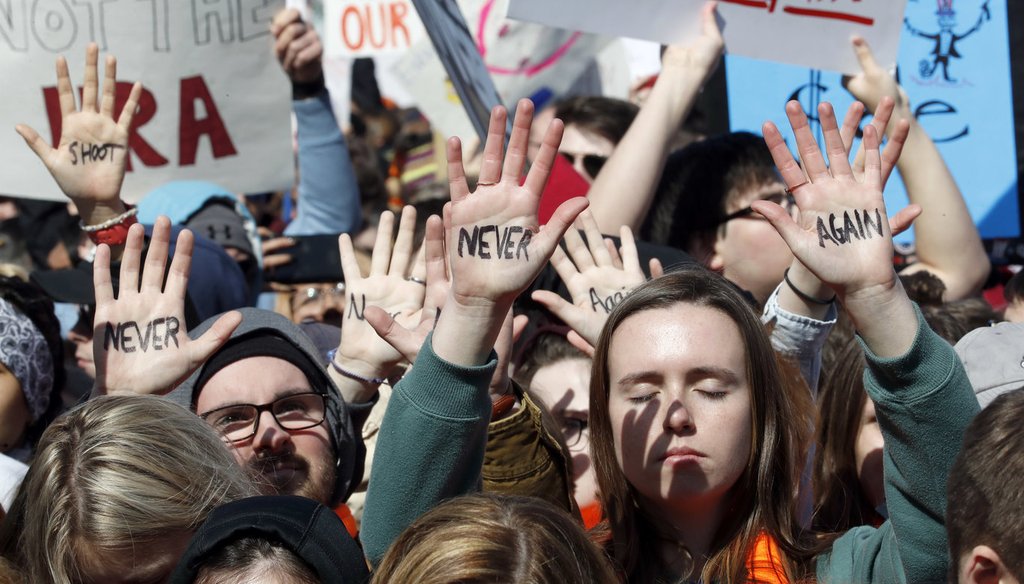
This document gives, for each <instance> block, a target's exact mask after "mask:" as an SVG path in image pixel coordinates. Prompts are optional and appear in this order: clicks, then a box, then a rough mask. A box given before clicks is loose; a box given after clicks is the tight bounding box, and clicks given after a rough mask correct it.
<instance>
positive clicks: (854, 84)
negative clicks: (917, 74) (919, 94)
mask: <svg viewBox="0 0 1024 584" xmlns="http://www.w3.org/2000/svg"><path fill="white" fill-rule="evenodd" d="M853 50H854V52H855V53H856V54H857V60H858V61H859V62H860V68H861V72H860V73H858V74H857V75H854V76H852V77H850V76H847V77H843V85H844V86H845V87H846V90H847V91H849V92H850V93H851V94H853V96H854V97H855V98H857V99H858V100H860V101H862V102H864V105H865V106H867V108H868V111H872V112H877V111H878V109H879V108H880V107H881V105H882V100H883V99H885V98H889V99H891V100H893V105H894V106H895V107H896V108H898V109H899V110H900V111H903V110H905V109H906V108H907V107H909V105H910V99H909V98H908V97H907V93H906V92H905V91H903V88H902V87H900V84H899V83H897V82H896V79H895V78H894V77H893V76H892V75H891V74H890V73H889V72H888V71H886V70H885V69H882V67H881V66H880V65H879V64H878V61H876V60H875V55H874V53H872V52H871V47H870V46H868V43H867V41H865V40H864V39H863V38H861V37H854V39H853Z"/></svg>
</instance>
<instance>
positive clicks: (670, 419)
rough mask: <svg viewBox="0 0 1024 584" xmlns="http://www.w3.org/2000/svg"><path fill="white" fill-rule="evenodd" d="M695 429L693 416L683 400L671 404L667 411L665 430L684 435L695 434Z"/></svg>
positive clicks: (673, 401) (675, 400)
mask: <svg viewBox="0 0 1024 584" xmlns="http://www.w3.org/2000/svg"><path fill="white" fill-rule="evenodd" d="M695 429H696V426H695V424H694V419H693V415H692V414H691V413H690V409H689V408H688V407H687V406H686V404H685V403H684V402H683V400H681V399H674V400H672V401H671V402H669V404H668V409H667V410H666V411H665V430H667V431H669V432H672V433H675V434H683V433H688V432H693V430H695Z"/></svg>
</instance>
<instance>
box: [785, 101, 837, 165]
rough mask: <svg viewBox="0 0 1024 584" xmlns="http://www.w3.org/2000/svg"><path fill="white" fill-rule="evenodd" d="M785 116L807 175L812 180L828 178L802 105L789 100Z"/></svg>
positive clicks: (823, 161)
mask: <svg viewBox="0 0 1024 584" xmlns="http://www.w3.org/2000/svg"><path fill="white" fill-rule="evenodd" d="M786 117H787V118H789V125H790V127H792V128H793V134H794V135H795V136H796V145H797V150H798V151H799V152H800V160H801V162H803V164H804V170H805V171H806V172H807V176H808V177H809V178H810V179H811V181H812V182H813V181H815V180H822V179H825V178H828V176H829V174H828V166H827V165H826V164H825V159H824V158H823V157H822V156H821V150H819V149H818V143H817V142H816V141H815V140H814V135H813V134H812V133H811V126H810V124H809V123H808V122H807V115H806V114H804V108H803V106H801V105H800V103H799V102H797V101H790V102H789V103H787V104H786ZM779 170H781V168H780V169H779ZM783 178H785V177H783ZM797 184H799V183H797Z"/></svg>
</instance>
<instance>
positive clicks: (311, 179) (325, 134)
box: [285, 90, 362, 235]
mask: <svg viewBox="0 0 1024 584" xmlns="http://www.w3.org/2000/svg"><path fill="white" fill-rule="evenodd" d="M292 103H293V108H294V110H295V117H296V120H297V122H298V143H299V188H298V196H299V200H298V207H299V211H298V215H297V216H296V217H295V219H294V220H293V221H292V222H291V223H290V224H289V225H288V227H287V228H286V229H285V235H309V234H316V233H355V232H356V231H357V230H358V229H359V226H360V221H361V217H362V216H361V210H360V206H359V186H358V184H357V183H356V178H355V170H354V169H353V167H352V160H351V158H350V157H349V152H348V145H347V144H346V143H345V137H344V136H343V135H342V133H341V130H339V129H338V122H337V120H336V119H335V117H334V113H333V111H332V110H331V103H330V95H329V94H328V93H327V91H326V90H324V91H322V92H320V93H319V94H318V95H316V96H314V97H310V98H307V99H300V100H295V101H294V102H292Z"/></svg>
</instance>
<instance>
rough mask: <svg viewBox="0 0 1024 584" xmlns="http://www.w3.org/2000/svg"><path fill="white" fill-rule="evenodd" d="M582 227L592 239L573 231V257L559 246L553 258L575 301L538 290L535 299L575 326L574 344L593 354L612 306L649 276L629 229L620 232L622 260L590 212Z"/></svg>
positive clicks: (569, 239) (569, 240) (569, 237)
mask: <svg viewBox="0 0 1024 584" xmlns="http://www.w3.org/2000/svg"><path fill="white" fill-rule="evenodd" d="M576 227H577V229H582V230H583V232H584V233H585V234H586V236H587V241H586V242H584V241H583V238H582V237H580V234H579V232H578V231H577V229H570V230H569V231H567V232H566V234H565V247H566V249H567V250H568V255H566V253H565V252H563V251H562V249H561V248H557V249H555V253H554V254H553V255H552V256H551V265H553V266H554V267H555V271H557V272H558V275H559V276H560V277H561V278H562V281H563V282H565V285H566V287H567V288H568V289H569V294H570V295H571V296H572V303H571V304H570V303H569V302H566V301H565V299H563V298H562V297H561V296H559V295H558V294H555V293H554V292H550V291H548V290H538V291H536V292H534V293H533V295H532V298H533V299H534V300H536V301H537V302H539V303H541V304H543V305H544V306H545V307H546V308H547V309H548V310H550V311H551V312H552V313H554V314H555V316H557V317H558V318H560V319H562V320H563V321H564V322H565V323H566V324H568V325H569V326H570V327H571V328H572V332H571V333H570V338H569V340H570V342H572V343H573V345H576V346H577V347H580V348H581V349H582V350H584V352H588V353H590V352H592V348H593V347H594V346H595V345H596V344H597V338H598V337H599V336H600V335H601V328H602V327H604V323H605V321H606V320H608V314H609V313H611V311H612V308H614V307H615V306H616V305H617V304H619V303H620V302H622V300H623V298H625V296H626V295H627V294H629V292H630V291H632V290H633V289H634V288H636V287H637V286H639V285H641V284H643V283H644V282H645V281H646V277H645V276H644V273H643V271H642V270H641V269H640V257H639V256H638V255H637V251H636V242H635V241H634V240H633V232H632V231H631V230H630V229H629V227H626V226H623V227H622V228H621V230H620V235H621V239H622V255H621V259H619V257H618V255H619V254H618V252H616V253H615V254H614V255H613V253H612V252H613V251H614V250H615V248H614V246H606V243H605V242H606V241H610V240H604V239H603V238H602V237H601V232H600V231H599V230H598V228H597V223H596V222H595V221H594V218H593V217H592V216H591V215H590V213H589V212H586V211H584V212H583V213H581V214H580V217H579V219H577V220H576ZM609 247H610V249H609ZM617 259H619V261H618V262H616V260H617ZM581 340H582V341H584V342H582V343H581V342H580V341H581ZM587 345H589V347H587ZM588 349H589V350H588Z"/></svg>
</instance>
